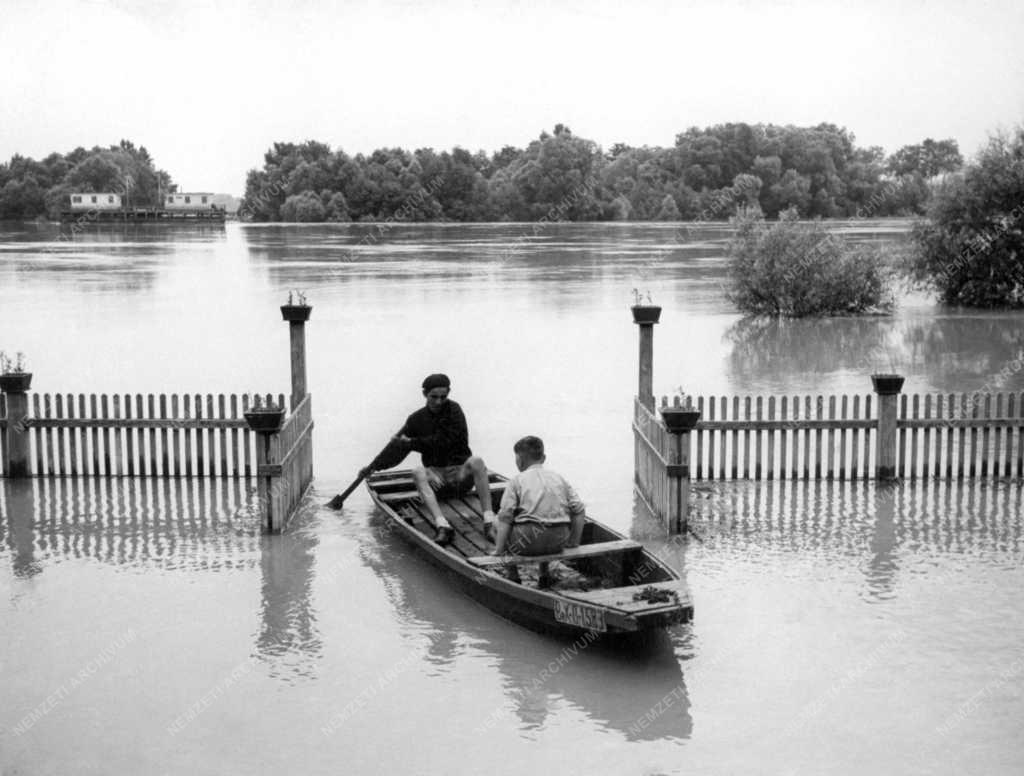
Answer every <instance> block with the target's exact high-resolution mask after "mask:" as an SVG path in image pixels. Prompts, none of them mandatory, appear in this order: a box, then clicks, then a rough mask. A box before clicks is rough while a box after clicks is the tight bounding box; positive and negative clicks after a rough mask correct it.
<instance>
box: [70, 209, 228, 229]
mask: <svg viewBox="0 0 1024 776" xmlns="http://www.w3.org/2000/svg"><path fill="white" fill-rule="evenodd" d="M226 218H227V211H226V210H224V209H223V208H211V209H209V210H165V209H163V208H154V207H136V208H130V209H128V208H124V209H119V210H100V209H94V210H62V211H61V213H60V220H61V223H64V224H70V223H75V224H82V225H85V224H124V223H129V224H133V223H185V224H195V223H206V224H223V223H224V221H225V219H226Z"/></svg>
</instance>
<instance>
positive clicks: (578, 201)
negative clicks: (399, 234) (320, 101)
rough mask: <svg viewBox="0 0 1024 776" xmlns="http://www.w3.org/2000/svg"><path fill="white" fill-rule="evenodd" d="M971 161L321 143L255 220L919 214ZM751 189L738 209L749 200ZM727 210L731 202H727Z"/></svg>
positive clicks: (764, 131) (263, 187)
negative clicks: (936, 188)
mask: <svg viewBox="0 0 1024 776" xmlns="http://www.w3.org/2000/svg"><path fill="white" fill-rule="evenodd" d="M962 164H963V158H962V157H961V155H960V151H959V148H958V146H957V143H956V141H955V140H951V139H948V140H938V141H936V140H933V139H931V138H928V139H926V140H924V141H923V142H921V143H919V144H915V145H910V146H904V147H903V148H900V149H899V150H897V151H896V152H895V153H894V154H892V155H891V156H886V154H885V152H884V151H883V149H882V148H880V147H878V146H871V147H867V148H863V147H859V146H857V145H856V143H855V140H854V136H853V134H852V133H851V132H849V131H848V130H847V129H845V128H841V127H837V126H836V125H834V124H826V123H823V124H818V125H816V126H813V127H795V126H778V125H774V124H745V123H730V124H720V125H716V126H712V127H706V128H703V129H701V128H697V127H692V128H690V129H688V130H686V131H685V132H682V133H680V134H679V135H677V136H676V141H675V145H673V146H671V147H668V148H663V147H652V146H639V147H636V146H629V145H626V144H623V143H616V144H615V145H613V146H612V147H611V148H610V149H608V150H607V151H605V150H603V149H602V148H601V147H600V146H599V145H598V144H597V143H595V142H593V141H591V140H587V139H585V138H581V137H578V136H576V135H574V134H573V133H572V131H571V130H570V129H569V128H568V127H566V126H564V125H562V124H558V125H557V126H555V128H554V130H553V131H552V132H551V133H548V132H542V133H541V135H540V136H539V137H538V138H537V139H536V140H534V141H533V142H531V143H530V144H529V145H527V146H526V148H516V147H513V146H505V147H504V148H502V149H501V150H500V151H497V152H495V153H493V154H490V155H488V154H487V153H485V152H483V151H477V152H475V153H472V152H470V151H467V150H465V149H463V148H459V147H456V148H453V149H452V150H451V151H441V152H437V151H435V150H434V149H432V148H421V149H418V150H416V151H407V150H405V149H402V148H381V149H378V150H376V151H374V152H373V153H371V154H368V155H364V154H356V155H354V156H350V155H349V154H347V153H345V152H344V151H343V150H341V149H338V150H332V149H331V147H330V146H329V145H328V144H326V143H322V142H319V141H315V140H310V141H307V142H304V143H275V144H274V145H273V147H272V148H271V149H269V150H268V151H267V152H266V154H265V155H264V159H263V167H262V169H253V170H250V171H249V173H248V175H247V177H246V186H245V198H244V200H243V203H242V207H241V211H240V212H241V214H242V216H243V217H244V218H246V219H249V220H253V221H300V222H308V221H383V220H388V219H393V220H398V219H399V218H400V219H401V220H408V221H536V220H540V219H542V218H547V219H548V220H567V221H610V220H635V221H652V220H662V221H679V220H725V219H727V218H728V217H729V216H730V215H732V214H733V213H734V212H735V207H736V206H737V205H740V206H744V207H750V206H755V205H756V206H757V207H758V208H760V210H761V212H762V213H763V214H764V215H765V216H766V217H768V218H775V217H777V216H778V214H779V213H781V212H783V211H787V210H791V209H792V210H795V212H796V213H798V214H799V215H800V217H803V218H815V217H823V218H840V217H849V216H854V215H860V216H911V215H919V214H921V213H923V212H924V210H925V208H926V206H927V204H928V201H929V197H930V193H931V185H930V182H931V181H932V180H933V179H935V178H936V176H941V175H942V174H944V173H949V172H954V171H956V170H958V169H959V168H960V167H961V166H962ZM737 192H741V195H740V196H739V197H738V198H737V196H736V193H737ZM723 203H727V205H726V204H723Z"/></svg>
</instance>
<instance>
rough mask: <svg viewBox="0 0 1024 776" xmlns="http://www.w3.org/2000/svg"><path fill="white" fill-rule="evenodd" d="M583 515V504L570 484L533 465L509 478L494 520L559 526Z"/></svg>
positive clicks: (539, 465)
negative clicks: (496, 517)
mask: <svg viewBox="0 0 1024 776" xmlns="http://www.w3.org/2000/svg"><path fill="white" fill-rule="evenodd" d="M582 514H584V507H583V502H582V501H580V497H579V496H577V495H576V491H575V490H573V487H572V485H570V484H569V483H568V482H566V481H565V478H564V477H562V475H560V474H558V473H557V472H553V471H551V470H550V469H545V468H544V466H543V464H539V463H535V464H533V466H531V467H530V468H528V469H526V471H521V472H519V474H517V475H516V476H515V477H513V478H512V479H511V480H510V481H509V483H508V485H507V486H506V487H505V493H504V495H502V497H501V507H499V509H498V520H500V521H502V522H505V523H522V522H534V523H541V524H543V525H563V524H566V523H569V522H571V518H572V517H573V516H574V515H582Z"/></svg>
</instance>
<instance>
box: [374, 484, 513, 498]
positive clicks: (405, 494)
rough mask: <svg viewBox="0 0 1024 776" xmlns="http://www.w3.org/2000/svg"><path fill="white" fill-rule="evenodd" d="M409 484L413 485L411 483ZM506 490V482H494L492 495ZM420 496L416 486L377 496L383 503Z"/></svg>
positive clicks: (470, 492) (473, 491) (474, 491)
mask: <svg viewBox="0 0 1024 776" xmlns="http://www.w3.org/2000/svg"><path fill="white" fill-rule="evenodd" d="M409 484H410V485H412V483H411V482H410V483H409ZM504 489H505V483H504V482H492V483H491V493H494V492H495V491H499V490H504ZM472 493H476V490H472V491H469V493H467V494H466V495H470V494H472ZM419 495H420V492H419V491H418V490H416V488H415V486H413V488H412V490H396V491H394V492H392V493H378V494H377V496H378V498H380V500H381V501H406V500H408V499H411V498H417V497H418V496H419Z"/></svg>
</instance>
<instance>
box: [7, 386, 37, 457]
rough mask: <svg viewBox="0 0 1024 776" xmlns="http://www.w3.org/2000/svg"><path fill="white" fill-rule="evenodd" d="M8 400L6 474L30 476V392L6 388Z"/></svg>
mask: <svg viewBox="0 0 1024 776" xmlns="http://www.w3.org/2000/svg"><path fill="white" fill-rule="evenodd" d="M4 398H5V399H6V400H7V427H6V429H5V433H4V449H3V456H4V475H5V476H7V477H28V476H29V461H30V460H31V459H30V456H29V429H28V423H27V418H28V394H27V393H26V392H25V391H19V390H15V391H10V390H4Z"/></svg>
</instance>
